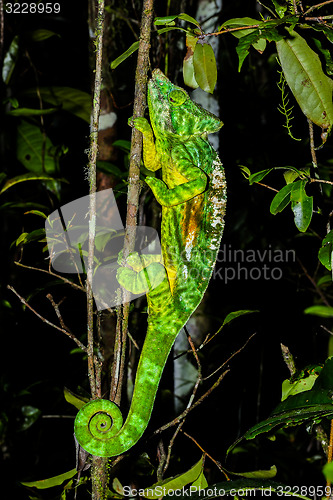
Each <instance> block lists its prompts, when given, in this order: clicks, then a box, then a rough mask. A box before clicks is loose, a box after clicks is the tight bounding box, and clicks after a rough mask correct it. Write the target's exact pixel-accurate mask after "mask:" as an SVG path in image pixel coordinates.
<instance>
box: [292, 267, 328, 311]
mask: <svg viewBox="0 0 333 500" xmlns="http://www.w3.org/2000/svg"><path fill="white" fill-rule="evenodd" d="M297 262H298V263H299V265H300V266H301V268H302V271H303V272H304V274H305V276H306V277H307V278H308V280H309V281H310V282H311V284H312V286H313V288H314V289H315V290H316V292H317V293H318V295H319V297H320V298H321V300H322V301H323V302H324V304H325V305H326V306H330V304H329V302H328V300H327V299H326V297H325V295H324V294H323V292H322V291H321V290H320V288H319V287H318V285H317V283H316V281H315V280H314V279H313V278H312V276H310V274H309V273H308V271H307V269H306V268H305V267H304V265H303V264H302V262H301V261H300V260H299V259H298V258H297Z"/></svg>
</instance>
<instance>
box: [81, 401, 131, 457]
mask: <svg viewBox="0 0 333 500" xmlns="http://www.w3.org/2000/svg"><path fill="white" fill-rule="evenodd" d="M122 425H123V417H122V414H121V411H120V410H119V408H118V406H117V405H116V404H115V403H112V401H109V400H107V399H95V400H94V401H90V402H89V403H87V404H86V405H84V406H83V407H82V408H81V409H80V411H79V413H78V414H77V417H76V419H75V423H74V432H75V435H76V438H77V440H78V441H79V443H80V444H81V446H82V447H83V448H84V449H85V450H86V451H88V452H90V453H92V454H93V455H98V456H100V457H108V456H110V455H109V451H108V443H109V441H110V439H112V437H113V436H114V435H115V434H117V432H119V430H120V429H121V427H122Z"/></svg>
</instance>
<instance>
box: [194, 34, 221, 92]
mask: <svg viewBox="0 0 333 500" xmlns="http://www.w3.org/2000/svg"><path fill="white" fill-rule="evenodd" d="M193 65H194V76H195V79H196V81H197V83H198V84H199V86H200V88H201V89H202V90H204V91H205V92H209V93H210V94H212V93H213V92H214V88H215V85H216V80H217V68H216V60H215V55H214V51H213V49H212V47H211V45H209V44H208V43H204V44H201V43H197V44H196V46H195V49H194V54H193Z"/></svg>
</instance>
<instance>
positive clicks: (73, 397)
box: [64, 387, 89, 410]
mask: <svg viewBox="0 0 333 500" xmlns="http://www.w3.org/2000/svg"><path fill="white" fill-rule="evenodd" d="M64 396H65V399H66V401H67V403H69V404H71V405H73V406H75V408H77V409H78V410H80V408H82V406H83V405H85V404H86V403H88V401H89V399H88V398H84V397H82V396H78V395H77V394H74V392H72V391H70V390H69V389H67V387H65V388H64Z"/></svg>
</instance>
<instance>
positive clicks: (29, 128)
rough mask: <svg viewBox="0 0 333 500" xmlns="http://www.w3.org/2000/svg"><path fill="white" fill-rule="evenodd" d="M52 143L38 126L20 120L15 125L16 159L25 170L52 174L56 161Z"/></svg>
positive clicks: (54, 170)
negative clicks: (16, 125)
mask: <svg viewBox="0 0 333 500" xmlns="http://www.w3.org/2000/svg"><path fill="white" fill-rule="evenodd" d="M52 149H53V144H52V142H51V141H50V139H49V138H48V137H44V135H43V134H42V132H41V130H40V128H39V127H36V126H35V125H32V124H31V123H29V122H27V121H26V120H22V121H21V123H20V124H19V125H18V127H17V147H16V155H17V159H18V160H19V161H20V162H21V163H22V164H23V165H24V166H25V168H26V169H27V170H29V171H30V172H35V173H39V174H42V173H44V172H45V173H47V174H54V173H55V172H56V171H57V161H56V158H55V155H54V154H52Z"/></svg>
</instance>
